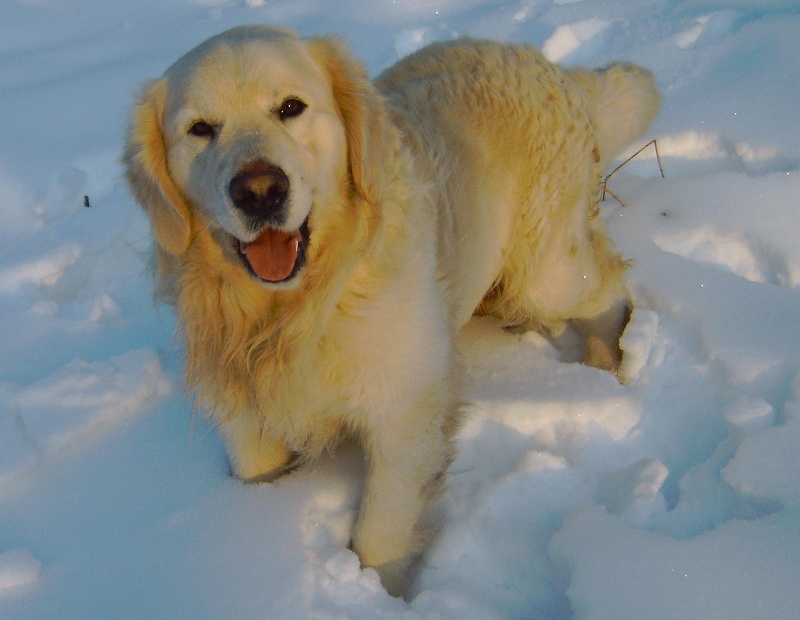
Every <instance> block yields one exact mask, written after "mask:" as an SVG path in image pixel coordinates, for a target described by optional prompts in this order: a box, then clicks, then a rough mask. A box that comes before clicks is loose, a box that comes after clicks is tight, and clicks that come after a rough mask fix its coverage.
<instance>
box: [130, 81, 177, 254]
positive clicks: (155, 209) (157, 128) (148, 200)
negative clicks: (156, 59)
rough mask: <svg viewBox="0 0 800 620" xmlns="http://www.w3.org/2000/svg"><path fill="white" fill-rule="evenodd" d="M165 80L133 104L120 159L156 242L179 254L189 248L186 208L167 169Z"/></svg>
mask: <svg viewBox="0 0 800 620" xmlns="http://www.w3.org/2000/svg"><path fill="white" fill-rule="evenodd" d="M166 96H167V83H166V80H164V79H161V80H158V81H156V82H152V83H151V84H149V85H148V86H146V87H145V89H144V90H143V91H142V95H141V96H140V98H139V100H138V102H137V103H136V105H135V106H134V107H133V113H132V116H133V118H132V121H131V126H130V129H129V131H128V142H127V145H126V147H125V155H124V157H123V162H124V164H125V168H126V170H125V174H126V177H127V179H128V183H129V184H130V187H131V190H132V191H133V195H134V197H135V198H136V200H137V201H138V202H139V204H141V205H142V207H144V209H145V210H146V211H147V212H148V214H149V215H150V219H151V222H152V227H153V236H155V238H156V242H157V243H158V245H160V246H161V247H162V248H164V250H166V251H167V252H168V253H170V254H174V255H176V256H180V255H181V254H183V253H185V252H186V250H187V249H188V247H189V241H190V239H191V220H190V215H189V207H188V205H187V204H186V200H185V199H184V198H183V196H182V195H181V193H180V191H178V188H177V187H176V186H175V183H174V182H173V181H172V178H170V176H169V171H168V170H167V153H166V148H165V144H164V135H163V133H162V130H161V123H162V119H163V117H164V106H165V104H166Z"/></svg>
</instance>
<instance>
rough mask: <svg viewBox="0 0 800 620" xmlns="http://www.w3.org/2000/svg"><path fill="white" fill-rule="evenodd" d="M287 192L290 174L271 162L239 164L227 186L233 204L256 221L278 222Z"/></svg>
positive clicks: (281, 217) (281, 215) (281, 216)
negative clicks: (240, 166)
mask: <svg viewBox="0 0 800 620" xmlns="http://www.w3.org/2000/svg"><path fill="white" fill-rule="evenodd" d="M288 194H289V178H288V177H287V176H286V174H285V173H284V172H283V170H281V169H280V168H278V167H277V166H273V165H271V164H267V163H263V162H258V163H254V164H250V165H248V166H245V167H244V168H242V169H241V170H240V171H239V172H238V173H237V174H236V176H235V177H233V179H231V183H230V185H229V186H228V195H229V196H230V197H231V200H232V201H233V204H234V205H235V206H236V208H237V209H239V210H241V211H242V212H243V213H244V214H245V215H247V216H248V217H250V218H253V219H256V220H259V221H269V222H272V223H275V224H280V223H281V220H282V219H283V215H284V214H283V213H282V209H283V205H284V203H285V202H286V196H287V195H288Z"/></svg>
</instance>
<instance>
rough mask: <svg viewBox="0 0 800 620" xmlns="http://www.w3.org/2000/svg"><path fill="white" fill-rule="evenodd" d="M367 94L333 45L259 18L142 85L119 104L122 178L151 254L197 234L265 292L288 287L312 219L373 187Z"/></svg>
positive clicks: (357, 72)
mask: <svg viewBox="0 0 800 620" xmlns="http://www.w3.org/2000/svg"><path fill="white" fill-rule="evenodd" d="M382 122H383V111H382V106H381V102H380V98H379V96H378V95H377V93H376V91H375V90H374V88H373V86H372V84H371V82H370V81H369V79H368V77H367V75H366V74H365V72H364V70H363V68H362V67H361V66H360V65H359V64H358V63H355V62H354V61H353V60H352V59H351V58H350V56H349V53H348V52H347V50H346V49H345V48H344V46H343V45H342V44H341V43H339V42H338V41H335V40H330V39H311V40H307V41H304V40H301V39H299V38H298V37H297V36H296V35H295V34H293V33H291V32H288V31H285V30H280V29H275V28H269V27H261V26H248V27H242V28H235V29H233V30H229V31H227V32H224V33H222V34H220V35H218V36H216V37H213V38H212V39H209V40H208V41H206V42H205V43H202V44H201V45H200V46H198V47H197V48H195V49H194V50H192V51H191V52H189V53H188V54H186V55H185V56H184V57H182V58H181V59H179V60H178V61H177V62H176V63H175V64H173V65H172V66H171V67H170V68H169V69H168V70H167V71H166V73H165V74H164V76H163V77H162V78H161V79H159V80H156V81H154V82H152V83H151V84H149V85H147V87H146V88H145V89H144V91H143V94H142V96H141V98H140V100H139V102H138V103H137V104H136V106H135V107H134V110H133V119H132V123H131V127H130V131H129V135H128V143H127V147H126V152H125V158H124V159H125V164H126V172H127V178H128V181H129V183H130V185H131V188H132V190H133V193H134V195H135V196H136V198H137V200H138V201H139V202H140V203H141V205H142V206H143V207H144V208H145V209H146V210H147V212H148V214H149V215H150V218H151V221H152V227H153V233H154V237H155V240H156V243H157V244H158V246H159V247H160V248H161V250H163V251H164V252H166V253H168V254H170V255H174V256H181V255H183V254H184V253H186V252H187V251H188V249H189V247H190V246H191V244H192V243H193V241H194V239H195V238H196V236H197V234H198V232H199V231H203V234H208V235H210V236H211V237H212V238H213V240H214V241H215V242H216V243H217V244H218V245H219V247H220V248H221V250H222V253H223V255H224V256H225V259H226V260H227V261H230V262H234V263H237V264H238V265H239V266H240V267H241V268H242V269H245V270H247V271H249V272H250V274H251V275H252V276H253V278H255V279H256V280H258V281H259V282H261V283H263V284H264V285H265V286H267V287H269V288H276V289H281V288H293V287H294V286H296V285H297V282H298V281H299V280H300V276H301V274H302V271H303V268H304V267H305V266H306V263H307V262H308V261H309V260H310V259H311V258H313V245H314V236H315V232H314V231H315V226H316V225H317V224H316V223H317V222H321V221H324V219H325V212H326V210H331V209H333V208H334V207H335V206H336V205H339V206H341V204H342V203H343V202H346V201H347V200H348V198H347V197H348V196H353V195H360V197H361V198H362V199H363V201H362V202H366V203H374V202H376V201H377V200H378V196H379V195H380V193H381V191H382V190H381V185H382V183H383V182H384V181H383V176H382V173H381V170H382V166H381V161H382V158H383V154H382V153H381V152H380V151H381V150H382V149H384V148H385V146H383V145H382V137H381V135H380V133H381V131H380V126H381V124H382Z"/></svg>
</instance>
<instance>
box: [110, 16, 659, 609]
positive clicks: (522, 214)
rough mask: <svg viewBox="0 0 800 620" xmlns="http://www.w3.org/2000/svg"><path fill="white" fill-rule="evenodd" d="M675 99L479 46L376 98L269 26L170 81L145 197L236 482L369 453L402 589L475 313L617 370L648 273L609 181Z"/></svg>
mask: <svg viewBox="0 0 800 620" xmlns="http://www.w3.org/2000/svg"><path fill="white" fill-rule="evenodd" d="M658 105H659V94H658V91H657V90H656V88H655V85H654V81H653V78H652V76H651V75H650V74H649V73H648V72H647V71H645V70H643V69H639V68H637V67H635V66H632V65H627V64H617V65H612V66H611V67H609V68H607V69H604V70H600V71H596V72H595V71H588V70H579V69H575V70H566V69H564V68H561V67H559V66H557V65H555V64H552V63H550V62H548V61H547V60H546V59H545V58H544V57H543V56H542V55H541V54H540V53H539V52H537V51H536V50H535V49H533V48H531V47H529V46H527V45H504V44H499V43H493V42H488V41H474V40H467V39H462V40H455V41H450V42H446V43H436V44H433V45H431V46H428V47H426V48H424V49H422V50H420V51H419V52H416V53H415V54H412V55H411V56H409V57H407V58H405V59H403V60H401V61H400V62H399V63H398V64H397V65H395V66H394V67H392V68H390V69H389V70H387V71H386V72H385V73H384V74H383V75H381V76H380V77H379V78H378V79H377V80H376V81H375V82H373V81H371V80H370V79H369V78H368V76H367V75H366V72H365V70H364V68H363V67H362V65H361V64H359V63H358V62H356V61H355V60H353V58H352V57H351V55H350V53H349V52H348V50H347V49H346V47H345V46H344V45H343V44H342V43H341V42H340V41H338V40H336V39H329V38H312V39H307V40H302V39H300V38H299V37H298V36H297V35H296V34H294V33H292V32H289V31H286V30H283V29H279V28H272V27H265V26H246V27H241V28H235V29H233V30H229V31H227V32H224V33H222V34H220V35H218V36H215V37H213V38H211V39H210V40H208V41H206V42H204V43H202V44H201V45H200V46H198V47H197V48H195V49H194V50H192V51H191V52H189V53H188V54H187V55H185V56H184V57H182V58H181V59H179V60H178V61H177V62H176V63H175V64H173V65H172V66H171V67H170V68H169V69H168V70H167V71H166V73H165V74H164V76H163V77H162V78H160V79H158V80H155V81H153V82H152V83H150V84H148V85H147V86H146V87H145V88H144V90H143V93H142V95H141V97H140V99H139V101H138V102H137V104H136V105H135V107H134V108H133V112H132V123H131V126H130V131H129V134H128V142H127V147H126V151H125V156H124V161H125V164H126V171H127V178H128V181H129V183H130V186H131V188H132V191H133V194H134V195H135V197H136V199H137V200H138V202H139V203H140V204H141V205H142V206H143V207H144V209H145V210H146V211H147V213H148V215H149V216H150V218H151V222H152V229H153V234H154V237H155V267H156V272H157V275H158V289H159V292H160V294H161V295H163V296H166V297H167V298H168V299H169V301H170V302H171V303H173V304H174V305H175V307H176V310H177V314H178V317H179V320H180V324H181V328H182V332H183V336H184V338H185V347H186V357H187V384H188V386H189V387H190V388H192V389H193V390H195V392H196V394H197V397H198V402H199V403H200V404H201V405H202V406H204V407H206V408H208V409H209V410H210V411H211V414H212V415H213V419H214V420H215V422H216V423H217V424H218V426H219V428H220V430H221V433H222V435H223V437H224V440H225V442H226V446H227V449H228V452H229V455H230V459H231V463H232V468H233V470H234V472H235V474H236V475H237V476H239V477H240V478H242V479H243V480H250V481H264V480H271V479H273V478H275V477H276V476H277V475H279V474H281V473H282V472H284V471H286V470H287V469H288V468H289V467H290V466H291V465H293V464H295V463H296V462H297V461H298V460H301V461H302V460H307V459H310V458H314V457H316V456H318V455H319V454H320V453H321V452H322V451H323V450H324V449H325V447H326V446H328V445H329V444H330V442H331V441H333V440H334V439H335V438H336V436H337V435H338V434H339V432H340V431H341V430H347V431H348V432H350V433H354V434H355V435H357V436H358V437H359V438H360V439H361V441H362V443H363V446H364V450H365V454H366V458H367V463H368V472H367V480H366V483H365V484H366V488H365V490H364V494H363V499H362V502H361V509H360V513H359V516H358V520H357V523H356V524H355V527H354V532H353V538H352V548H353V549H354V550H355V551H356V552H357V553H358V555H359V556H360V558H361V561H362V563H363V565H365V566H372V567H375V568H376V569H377V571H378V573H379V574H380V577H381V579H382V581H383V584H384V586H385V587H387V589H388V590H389V591H390V592H392V593H395V594H397V593H402V592H403V590H404V587H405V585H406V584H407V580H408V575H409V568H410V566H411V565H412V563H413V562H414V561H415V559H416V558H417V557H418V556H419V553H420V552H421V550H422V549H423V548H424V545H425V541H426V538H427V537H428V532H429V531H430V529H431V525H432V520H431V518H430V513H431V510H430V507H431V502H432V500H433V499H434V498H435V497H436V496H437V494H439V493H440V492H441V489H442V486H443V481H444V477H445V472H446V469H447V466H448V464H449V462H450V461H451V459H452V457H453V446H452V437H453V434H454V431H455V430H456V427H457V421H458V417H459V408H460V394H459V373H458V369H457V364H456V361H455V350H454V349H455V341H456V337H457V336H458V333H459V330H460V329H461V327H462V326H463V325H464V323H465V322H466V321H467V320H468V319H469V318H470V316H472V315H473V314H474V313H476V312H477V313H481V314H488V315H493V316H496V317H498V318H499V319H500V320H501V321H502V322H503V323H504V324H506V325H519V324H525V325H527V326H534V327H537V328H539V329H541V330H545V331H549V332H551V333H556V332H558V331H559V330H560V329H561V328H562V326H563V325H564V324H565V322H567V321H573V322H574V323H575V324H576V325H577V326H578V328H579V329H580V330H582V331H583V332H584V333H585V334H586V340H587V344H586V354H585V362H586V363H588V364H592V365H595V366H598V367H602V368H606V369H609V370H611V371H614V370H615V369H616V368H617V367H618V364H619V361H620V355H621V353H620V350H619V346H618V339H619V336H620V333H621V331H622V329H623V327H624V324H625V321H626V312H627V308H628V305H629V302H628V295H627V293H626V289H625V284H624V272H625V262H624V261H623V260H622V259H621V257H620V256H619V255H617V254H616V253H615V252H614V250H613V248H612V244H611V242H610V241H609V238H608V236H607V234H606V232H605V229H604V226H603V222H602V220H601V218H600V217H598V189H599V182H600V179H601V175H602V173H603V170H604V167H605V166H606V164H607V163H609V162H611V161H612V160H613V159H614V158H615V157H616V156H617V155H618V154H619V153H620V151H621V150H622V149H623V148H624V147H625V146H627V145H628V144H629V143H630V142H631V141H632V140H634V139H635V138H637V137H639V136H640V135H641V134H642V133H643V132H644V131H645V130H646V129H647V127H648V125H649V123H650V121H651V119H652V118H653V117H654V115H655V114H656V111H657V109H658Z"/></svg>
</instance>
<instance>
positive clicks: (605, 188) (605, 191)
mask: <svg viewBox="0 0 800 620" xmlns="http://www.w3.org/2000/svg"><path fill="white" fill-rule="evenodd" d="M651 144H652V145H653V148H654V149H655V151H656V161H657V162H658V171H659V172H660V173H661V178H662V179H663V178H664V167H663V166H662V165H661V155H659V153H658V141H656V140H650V142H648V143H647V144H645V145H644V146H643V147H642V148H640V149H639V150H638V151H636V152H635V153H634V154H633V155H631V156H630V157H628V159H626V160H625V161H623V162H622V163H621V164H620V165H619V166H617V167H616V168H614V169H613V170H612V171H611V172H609V173H608V174H607V175H606V177H605V178H604V179H603V182H602V184H601V186H602V188H603V195H602V197H601V198H600V200H601V201H604V200H605V199H606V194H611V197H612V198H613V199H614V200H616V201H617V202H618V203H619V204H621V205H622V206H623V207H624V206H626V205H625V203H624V202H622V201H621V200H620V199H619V197H618V196H617V195H616V194H615V193H614V192H612V191H611V190H610V189H608V180H609V179H610V178H611V177H612V176H614V174H615V173H616V172H617V171H618V170H619V169H620V168H622V167H623V166H624V165H625V164H627V163H628V162H629V161H631V160H632V159H633V158H634V157H636V156H637V155H638V154H639V153H641V152H642V151H644V150H645V149H646V148H647V147H648V146H650V145H651Z"/></svg>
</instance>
